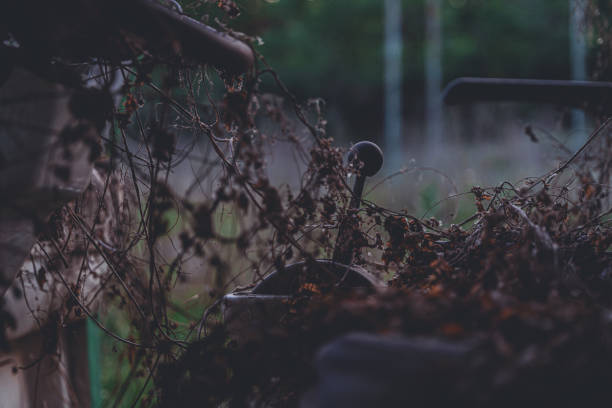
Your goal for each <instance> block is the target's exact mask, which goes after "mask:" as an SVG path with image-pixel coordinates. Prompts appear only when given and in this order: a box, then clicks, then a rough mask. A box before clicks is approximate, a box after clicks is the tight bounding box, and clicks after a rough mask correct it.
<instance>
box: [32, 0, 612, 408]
mask: <svg viewBox="0 0 612 408" xmlns="http://www.w3.org/2000/svg"><path fill="white" fill-rule="evenodd" d="M201 3H202V4H201V5H200V6H201V7H203V10H207V9H208V8H209V7H216V8H217V9H216V10H215V13H216V14H218V15H217V17H218V18H219V20H218V26H219V27H220V28H222V29H224V30H226V31H227V32H228V33H229V34H231V35H233V36H236V37H237V38H240V39H242V40H244V41H248V42H249V43H250V44H252V45H253V46H255V45H256V44H257V39H255V38H250V37H248V36H247V35H245V34H241V33H237V32H233V31H232V30H230V29H229V28H227V27H228V25H227V23H228V21H229V20H231V18H233V17H235V16H236V15H237V13H238V12H239V10H238V8H237V6H236V4H235V3H234V2H232V1H230V0H223V1H219V2H217V3H216V4H214V5H212V4H208V2H205V1H204V2H201ZM195 7H196V5H194V8H195ZM187 10H188V9H187ZM220 11H221V12H222V13H221V14H219V13H220ZM134 51H135V52H136V51H138V53H137V56H135V58H134V59H133V60H132V61H131V62H130V63H116V62H115V63H114V64H111V65H110V66H108V65H104V68H103V69H102V70H101V71H102V72H103V73H104V75H106V77H105V80H106V81H108V82H110V81H111V79H112V75H111V73H116V74H119V75H120V76H121V78H123V81H124V84H123V86H122V88H121V90H120V92H119V94H120V96H121V98H122V103H121V107H120V108H119V109H114V110H112V112H108V113H109V117H110V119H111V123H112V126H111V129H110V132H109V135H108V137H105V138H104V149H103V158H102V160H99V163H101V164H100V165H104V166H106V167H107V170H108V173H107V174H108V178H106V184H105V186H113V187H112V188H109V189H108V194H111V193H113V192H116V191H118V190H121V191H123V193H124V194H125V196H126V199H125V204H124V207H122V210H125V211H126V212H127V209H128V208H129V209H131V215H132V217H131V218H128V217H126V218H125V219H123V220H124V223H123V224H124V225H123V226H125V225H128V224H131V227H132V228H131V229H130V230H129V232H122V233H121V234H117V235H118V237H119V239H117V240H116V241H114V242H107V241H106V240H105V237H104V234H103V233H100V234H95V233H94V232H95V231H96V228H95V226H96V225H97V224H100V223H101V222H102V221H103V220H102V219H100V217H92V219H91V220H89V221H86V220H85V219H84V218H83V217H81V216H80V215H79V213H78V211H77V209H78V206H77V208H75V207H74V206H68V207H65V208H63V209H62V210H60V211H59V212H58V214H59V215H62V216H64V217H65V218H66V219H65V220H64V222H65V223H66V225H68V226H69V228H68V230H72V229H74V230H76V231H80V234H81V235H80V237H81V238H83V239H84V240H85V241H86V242H87V244H86V249H85V250H83V248H77V249H75V250H79V251H81V253H82V252H85V253H88V251H89V252H91V253H94V254H96V256H99V257H100V258H102V261H103V262H104V263H105V265H107V267H108V271H110V272H109V273H108V274H107V275H105V279H104V280H103V281H102V282H101V290H100V291H99V292H97V293H96V294H97V296H100V297H101V298H102V299H103V301H104V302H105V303H106V304H109V305H112V306H113V307H115V308H116V310H113V313H116V314H117V315H120V316H122V319H125V324H123V325H121V324H118V323H117V320H118V319H113V320H112V321H110V322H109V323H110V325H108V326H107V324H109V323H105V322H106V321H108V320H105V319H99V320H97V324H98V325H99V326H100V327H101V328H102V329H103V330H104V331H105V332H106V333H107V334H109V335H111V336H112V338H113V341H115V342H116V344H117V347H116V348H114V351H115V350H116V351H117V352H116V354H115V355H116V356H117V357H118V358H119V359H123V360H124V361H128V362H129V370H126V369H125V366H124V367H123V371H124V372H123V373H122V375H124V376H125V377H124V378H123V380H122V381H123V382H122V383H121V384H120V385H119V384H118V385H117V388H115V389H114V390H113V395H110V396H109V397H110V398H111V399H112V402H111V403H114V404H116V405H119V404H122V403H123V404H125V403H130V404H132V405H137V404H140V405H141V406H150V405H159V406H183V405H187V404H191V403H193V404H195V405H198V406H200V405H202V406H219V405H223V404H229V405H230V406H245V405H247V404H254V405H261V406H269V405H272V406H274V405H278V406H285V405H296V404H297V403H298V402H299V399H300V398H301V396H302V393H303V392H304V391H306V390H307V389H308V388H309V387H311V386H312V385H313V383H314V381H315V380H316V374H315V372H314V367H313V365H312V361H313V356H314V354H315V352H316V350H317V349H318V348H319V347H320V346H321V345H323V344H325V343H326V342H327V341H329V340H331V339H333V338H335V337H337V336H338V335H340V334H343V333H347V332H350V331H354V330H359V331H368V332H373V333H390V332H393V333H400V334H403V335H406V336H412V335H421V336H435V337H441V338H447V339H451V340H457V341H459V340H474V341H475V344H477V348H476V350H477V351H476V352H475V355H474V357H473V359H472V360H470V366H469V367H468V369H467V370H466V373H464V374H463V377H462V379H461V381H458V382H457V384H458V385H457V387H456V388H453V389H449V390H448V393H449V395H453V396H454V397H455V398H456V400H457V401H464V402H470V403H472V404H494V403H495V404H496V405H499V404H501V403H502V402H503V403H505V404H507V405H512V403H513V402H516V401H524V400H525V398H527V397H528V396H529V397H530V398H533V399H534V400H536V401H544V400H546V401H547V402H565V401H568V400H572V399H575V400H577V401H578V400H582V401H584V399H587V400H589V401H592V402H596V403H600V402H602V401H609V398H610V397H611V396H610V395H609V394H610V391H609V387H608V386H607V384H606V383H605V379H606V378H609V375H610V367H611V366H612V365H611V364H610V363H611V362H612V361H611V360H612V354H611V351H612V350H610V345H609V344H608V343H609V341H608V339H609V338H610V337H609V336H611V335H612V332H611V330H612V325H611V321H610V307H612V303H611V302H612V262H611V260H610V252H609V248H610V245H611V244H612V234H611V232H612V230H611V229H610V219H611V218H610V214H611V211H612V210H610V199H609V185H610V176H611V171H612V170H611V169H612V168H611V166H610V163H611V162H610V157H612V156H611V153H612V152H611V148H610V146H612V132H611V129H610V126H609V120H605V118H604V120H602V121H601V126H600V127H599V128H598V129H597V130H596V131H595V132H594V133H593V134H592V135H591V136H590V137H589V139H588V140H587V142H586V143H585V145H584V146H583V148H581V149H580V150H579V151H578V152H576V154H574V155H573V156H571V157H570V158H569V159H568V160H567V161H566V162H564V163H563V164H562V165H561V166H560V167H558V168H556V169H554V170H552V171H551V172H549V173H547V174H544V175H542V176H539V177H535V178H531V179H526V180H521V181H519V182H513V183H511V182H508V181H504V182H502V183H500V184H499V185H497V186H493V187H474V188H473V189H472V190H471V191H470V192H469V194H470V195H471V196H473V197H474V202H475V206H476V212H475V213H474V214H473V215H471V216H469V217H467V218H466V219H464V220H462V221H461V222H460V223H458V224H456V225H448V226H443V225H441V223H440V222H439V221H438V220H436V219H434V218H424V217H418V216H415V215H414V214H409V213H407V212H401V211H391V210H389V209H386V208H383V207H380V206H378V205H376V203H375V202H370V201H367V200H363V202H362V208H361V209H360V210H358V211H354V210H353V209H350V208H348V204H349V201H350V199H351V198H352V192H351V188H350V185H349V183H348V182H347V177H348V175H349V173H352V174H353V176H354V174H355V173H356V172H359V169H355V168H353V167H350V166H348V165H346V164H345V160H344V153H345V152H344V150H343V149H341V148H339V147H336V146H335V145H334V144H333V139H332V138H331V137H330V136H329V135H328V134H327V133H326V119H325V105H324V103H323V102H322V101H321V100H316V99H315V100H309V101H307V102H305V103H301V102H299V101H298V100H297V99H296V98H295V97H294V96H293V95H292V94H291V93H290V91H289V90H288V89H287V88H286V87H285V85H284V84H283V82H282V81H281V79H280V78H279V76H278V74H277V73H276V72H275V71H274V70H272V69H271V68H270V67H269V66H267V64H266V62H265V60H264V58H263V57H262V56H259V55H258V59H257V62H256V65H255V67H254V68H253V70H252V71H251V72H249V73H247V74H245V75H242V76H240V77H232V76H229V75H227V73H224V72H223V71H217V70H215V69H213V68H211V67H202V68H194V67H187V66H186V65H185V64H183V62H182V61H181V60H180V59H179V60H170V61H168V60H159V59H157V58H156V56H155V55H149V53H147V52H146V50H134ZM264 79H269V80H270V81H271V82H272V83H273V84H274V87H275V94H270V93H264V92H262V88H261V87H262V81H264ZM104 90H105V91H109V89H108V88H105V89H104ZM108 96H112V95H108ZM94 119H95V118H94ZM105 119H106V118H105ZM270 146H282V148H283V149H285V151H288V152H290V153H291V154H293V155H294V157H295V162H296V163H297V166H298V168H300V167H299V166H302V167H301V168H302V169H303V172H302V174H301V178H300V183H299V185H296V186H293V187H291V186H287V185H282V186H277V185H274V184H273V183H272V182H271V180H270V178H271V177H270V174H269V170H268V167H267V164H266V157H268V151H269V149H270ZM186 163H189V164H191V165H193V164H194V163H196V164H197V166H198V167H197V168H192V170H193V174H194V178H193V181H192V182H191V183H190V184H188V185H186V186H181V185H178V183H177V184H175V183H176V180H177V177H176V176H173V172H176V171H178V170H177V169H180V168H181V166H185V164H186ZM111 174H112V176H111ZM119 185H121V187H119ZM101 191H102V193H101V194H102V198H101V199H100V200H99V209H108V207H111V206H113V205H115V207H117V206H118V204H117V203H115V204H113V203H111V202H105V198H104V197H105V195H106V194H107V189H106V188H105V187H103V188H102V189H101ZM425 199H427V200H429V202H430V204H435V203H434V202H433V200H432V199H429V198H427V197H425V198H424V200H425ZM115 209H118V207H117V208H115ZM120 212H121V211H120ZM121 213H122V214H123V215H125V214H124V213H123V212H121ZM230 224H231V225H232V226H231V227H230ZM347 224H348V225H351V226H352V230H351V231H350V234H349V235H350V236H351V240H352V242H353V244H354V255H355V256H354V262H355V263H356V264H358V265H361V266H363V267H364V268H365V269H366V270H368V271H369V272H370V273H372V274H374V275H377V276H378V277H379V278H380V280H381V281H385V285H384V286H385V287H384V288H369V289H362V290H354V291H349V290H345V289H339V288H337V287H336V283H337V282H335V281H332V282H329V281H326V280H322V279H320V280H317V279H315V278H312V277H310V276H308V274H306V275H305V276H306V278H305V280H304V281H303V282H302V284H301V285H300V286H299V288H298V290H297V291H296V293H294V294H293V296H292V299H291V300H290V302H291V304H290V306H291V307H290V309H289V310H290V311H289V313H287V314H286V315H284V316H283V318H282V319H280V320H274V321H271V322H269V326H268V325H264V326H263V327H262V330H263V331H264V333H265V336H264V338H263V339H259V340H257V339H253V340H252V341H237V340H236V339H235V338H232V336H231V335H230V334H229V333H228V332H227V328H226V327H225V326H224V321H223V319H222V311H221V310H220V305H221V302H220V300H221V299H222V297H223V295H224V294H226V293H227V292H228V291H230V290H232V289H234V288H235V287H236V286H238V285H242V284H245V283H247V284H248V285H249V287H252V286H253V285H254V284H255V283H257V282H259V281H261V279H262V278H263V277H264V276H266V275H268V274H269V273H270V272H271V271H273V270H282V269H284V267H285V265H288V264H291V263H294V262H296V261H306V265H307V266H308V265H313V261H314V260H316V259H321V258H330V257H331V255H332V253H333V250H334V247H335V245H336V235H337V232H338V229H339V226H340V225H347ZM115 227H116V228H115V229H117V228H119V227H118V226H115ZM42 232H43V233H45V234H46V235H43V238H42V241H44V242H46V243H47V244H46V245H48V246H50V247H52V250H50V253H49V254H48V256H49V257H50V258H53V259H49V265H50V266H49V270H50V272H53V265H56V264H57V263H58V262H59V261H58V259H59V260H61V258H62V257H66V256H67V255H68V254H64V253H63V251H62V250H61V249H62V248H63V249H65V248H69V247H68V246H67V243H68V242H69V241H71V240H74V236H72V235H70V234H63V233H60V234H56V235H50V234H51V233H50V232H49V231H42ZM115 232H117V231H115ZM41 247H42V245H41ZM189 265H191V266H189ZM193 265H197V267H196V268H194V266H193ZM307 269H308V268H307ZM196 270H197V272H198V273H201V274H204V275H206V277H207V281H206V289H204V288H202V290H200V291H199V292H197V293H196V294H195V295H194V296H197V297H198V299H199V300H198V302H200V303H199V305H200V308H201V309H203V310H201V312H202V313H201V315H198V316H194V311H193V310H189V308H188V307H185V306H184V302H183V303H180V304H179V303H177V302H176V300H175V298H174V295H175V293H176V292H177V291H180V290H182V288H184V286H183V285H182V282H183V281H184V280H186V279H187V278H188V277H187V276H186V274H187V273H189V274H194V273H195V271H196ZM56 275H57V274H56ZM60 276H61V275H60ZM389 277H390V279H388V278H389ZM203 286H204V285H203ZM76 289H78V287H70V288H69V291H70V295H71V297H70V298H69V300H68V301H67V302H66V304H65V307H64V308H62V310H61V313H63V314H64V315H66V316H67V315H69V314H71V313H77V314H82V313H85V314H87V315H89V316H91V317H95V316H96V313H95V312H94V310H93V309H91V310H90V308H89V307H88V306H87V305H88V304H89V303H90V302H91V301H92V300H91V299H87V302H85V301H84V299H82V298H81V294H80V292H79V291H78V290H76ZM203 306H205V307H203ZM102 311H104V310H102ZM198 311H200V310H198ZM60 320H61V319H60ZM119 331H122V332H119ZM136 380H138V381H136ZM131 383H137V384H138V385H139V387H138V389H137V390H136V392H134V394H133V395H130V398H132V399H131V400H130V401H128V402H125V401H123V399H124V397H125V394H126V390H127V388H128V386H129V385H130V384H131ZM125 399H126V400H127V399H128V398H125Z"/></svg>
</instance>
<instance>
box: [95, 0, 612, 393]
mask: <svg viewBox="0 0 612 408" xmlns="http://www.w3.org/2000/svg"><path fill="white" fill-rule="evenodd" d="M180 3H181V5H182V6H183V9H184V10H185V11H186V12H187V13H189V14H190V15H193V16H199V15H202V14H204V13H209V14H210V13H211V8H212V9H215V8H217V9H218V8H222V7H223V6H224V5H226V4H227V3H233V2H231V1H228V0H222V1H218V2H217V1H210V0H208V1H206V0H185V1H181V2H180ZM237 4H238V7H239V8H240V14H239V15H238V16H236V17H235V18H233V19H232V20H231V21H230V27H232V28H233V29H234V30H237V31H240V32H244V33H246V34H248V35H250V36H256V37H259V45H257V46H256V50H257V51H258V52H260V53H261V54H263V56H264V57H265V61H266V62H267V63H268V64H269V65H270V66H271V67H272V68H273V69H274V70H275V71H276V72H277V73H278V75H279V76H280V78H281V79H282V80H283V82H284V83H285V85H286V86H287V88H288V89H289V90H290V91H291V92H292V93H293V94H294V95H295V96H296V98H297V100H298V101H299V102H300V103H302V104H304V105H307V104H308V101H311V100H313V99H315V98H316V99H317V100H318V101H319V102H318V103H319V104H320V106H321V107H322V108H323V112H324V115H325V117H326V120H327V135H328V136H330V137H332V138H333V139H334V143H335V144H336V145H338V146H342V147H348V146H350V145H351V144H352V143H355V142H357V141H360V140H370V141H374V142H376V143H378V144H379V145H380V146H381V147H383V149H384V151H385V165H384V167H383V170H382V171H381V172H380V173H379V174H378V175H377V176H376V177H375V178H374V179H373V180H370V181H369V184H368V185H366V188H365V192H366V198H367V199H369V200H372V201H375V202H376V203H377V204H380V205H382V206H385V207H387V208H390V209H394V210H406V211H407V212H408V213H410V214H412V215H414V216H417V217H430V216H435V217H437V218H438V219H439V220H440V221H441V222H443V223H445V224H450V223H457V224H458V223H461V222H462V221H464V220H465V219H466V218H468V217H469V216H470V215H472V214H473V212H474V210H475V206H474V199H473V196H472V195H470V194H465V192H467V191H469V190H470V189H471V188H472V186H475V185H480V186H495V185H499V184H500V183H502V182H503V181H505V180H508V181H510V182H513V183H515V182H518V181H520V180H522V179H525V178H527V177H537V176H540V175H542V174H543V173H545V172H546V171H548V170H550V169H553V168H555V167H556V166H558V164H559V163H560V162H561V161H563V160H565V159H567V158H568V157H569V156H570V155H571V154H572V153H573V152H575V151H576V150H577V149H578V148H579V147H580V146H581V144H582V143H583V142H584V141H585V140H586V138H587V137H588V135H589V134H590V132H592V130H593V129H594V127H595V125H596V123H597V119H596V118H593V117H591V116H590V115H589V114H588V113H586V112H582V111H576V110H571V109H569V108H567V107H565V106H560V105H559V106H558V105H544V104H529V103H506V102H503V103H473V104H469V105H463V106H455V107H448V106H444V104H443V103H442V92H443V89H444V88H445V86H446V85H447V84H448V83H449V82H451V81H452V80H453V79H455V78H458V77H463V76H471V77H489V78H495V77H497V78H538V79H578V80H583V79H594V80H610V78H611V75H610V68H609V66H608V65H607V61H609V60H610V59H609V58H608V57H607V55H608V54H610V45H611V44H612V42H611V41H610V37H609V35H608V34H607V33H609V32H611V30H610V25H609V21H610V16H612V10H611V8H612V4H610V2H609V0H591V1H582V0H547V1H534V0H512V1H507V0H333V1H330V0H240V1H237ZM595 6H596V7H595ZM595 9H597V10H598V12H597V13H594V12H593V10H595ZM214 11H215V10H213V13H212V14H211V16H210V17H209V18H208V20H206V22H207V23H208V24H211V25H213V26H214V24H215V21H214V18H215V15H214ZM217 11H218V12H219V14H220V15H221V14H222V13H221V12H220V11H219V10H217ZM595 20H596V21H595ZM260 68H263V67H260ZM262 78H263V79H264V82H263V83H262V84H261V86H262V91H263V92H266V91H269V92H270V93H274V94H277V95H278V93H279V89H278V87H277V86H276V85H275V84H274V83H273V80H272V78H271V77H270V76H265V77H262ZM219 89H222V87H219ZM270 98H273V97H270ZM271 100H272V99H271ZM205 103H207V102H206V101H205V98H204V95H202V104H205ZM279 103H282V102H279ZM283 106H284V108H285V110H286V111H287V112H288V113H290V112H291V106H289V104H288V103H287V101H285V102H284V105H283ZM141 114H142V115H143V118H144V119H143V120H145V121H146V115H147V114H150V115H153V114H154V112H153V110H150V112H149V113H147V110H146V109H142V110H141ZM296 126H297V125H296ZM259 128H260V129H265V124H263V125H261V126H259ZM526 129H531V131H530V132H526ZM305 139H306V140H309V139H308V138H306V137H305ZM192 143H194V142H193V139H192V138H190V137H189V136H188V135H181V136H180V137H179V147H180V146H181V145H183V147H185V146H190V145H191V144H192ZM191 147H192V148H193V149H194V152H196V153H197V154H199V155H200V156H199V157H195V158H194V159H193V160H192V159H191V158H189V157H187V158H186V159H185V160H182V161H181V162H180V163H178V164H177V168H176V169H175V170H174V172H173V173H172V174H171V175H170V176H169V177H170V182H169V184H170V185H171V186H172V187H173V188H174V189H175V190H176V191H177V193H178V194H179V195H184V194H185V191H186V190H188V186H190V185H192V184H193V182H194V179H197V180H199V185H198V189H196V190H195V192H194V193H193V195H195V196H197V195H198V194H201V195H203V196H206V195H208V194H212V192H214V191H215V189H216V188H217V187H218V186H215V180H216V179H217V178H218V174H216V173H214V172H210V171H209V170H207V167H201V161H202V159H201V158H202V157H208V154H209V150H210V146H209V145H208V144H207V143H199V144H197V145H191ZM290 149H291V147H290V146H284V145H283V144H282V143H279V144H275V145H272V146H271V147H270V151H269V157H268V158H267V171H268V173H269V175H270V179H271V180H272V182H273V183H274V184H275V185H277V186H280V185H282V184H286V185H287V186H289V188H291V187H295V186H297V185H299V183H300V177H301V174H302V172H303V171H304V165H303V163H300V162H299V161H298V160H296V159H295V157H294V156H292V155H291V154H288V152H289V151H290ZM173 217H174V218H173V219H172V220H171V222H170V224H171V225H173V226H175V227H176V228H175V229H173V230H172V231H168V235H169V237H171V238H176V236H177V235H178V233H179V232H180V231H181V228H182V221H181V219H180V216H179V214H176V215H174V216H173ZM215 223H217V225H218V228H220V229H221V231H222V232H223V233H224V234H225V235H228V236H233V235H235V231H236V228H238V227H237V223H236V218H235V216H234V215H233V214H231V212H221V213H220V214H219V219H216V220H215ZM168 242H170V240H169V241H168ZM162 249H164V248H162ZM164 250H167V254H168V259H172V256H173V255H175V254H176V248H175V247H174V245H173V244H172V245H171V244H170V243H169V244H168V245H167V248H165V249H164ZM238 258H239V257H237V256H236V257H234V258H232V256H231V254H229V255H228V259H238ZM203 262H204V261H203V260H201V259H195V258H194V259H187V260H185V262H184V266H183V267H184V272H183V273H184V275H185V276H187V282H186V284H185V282H183V284H181V285H179V286H180V287H179V288H178V290H175V291H174V292H173V296H175V299H174V301H173V303H172V302H171V304H170V305H169V307H170V308H171V309H172V310H173V316H172V318H173V320H174V321H176V322H177V323H178V324H179V325H183V326H185V330H187V329H189V328H191V326H190V324H191V323H192V322H194V321H196V322H197V321H198V320H199V317H200V316H201V313H202V310H203V309H204V308H205V307H206V306H207V305H208V304H209V303H210V301H211V298H212V295H211V297H208V295H207V294H206V293H208V292H207V291H208V290H209V289H211V288H215V287H217V286H219V283H218V282H216V283H215V282H214V278H213V275H211V274H210V273H208V271H209V270H210V267H208V266H207V265H206V264H205V263H203ZM240 268H241V265H239V261H234V263H233V264H232V265H231V269H232V270H240ZM236 283H238V281H237V282H236ZM242 283H244V282H242ZM203 288H204V289H203ZM106 322H107V325H108V327H109V329H111V330H114V331H116V332H118V333H121V334H124V335H125V336H129V335H130V334H131V333H130V332H129V331H126V330H127V329H126V327H128V326H129V324H128V322H126V321H124V318H123V317H121V315H120V313H118V312H114V311H113V310H108V311H107V318H106ZM102 350H103V354H105V355H112V353H114V352H116V351H117V346H116V345H115V344H114V343H113V342H112V341H109V340H108V339H106V338H104V339H103V344H102ZM128 356H129V354H128ZM133 358H136V359H138V358H142V356H140V357H139V356H136V357H134V356H131V357H129V358H128V357H126V359H133ZM101 365H102V378H101V383H102V384H103V389H102V392H101V396H102V400H103V401H112V400H115V397H116V396H117V395H120V396H123V394H124V393H125V394H126V395H127V396H126V397H125V400H126V401H127V400H133V395H131V394H134V393H137V392H138V391H139V389H140V388H139V385H138V383H137V382H134V384H132V385H130V384H128V382H126V381H123V380H122V379H125V378H128V379H129V378H132V375H131V370H132V368H130V367H131V366H134V364H133V361H131V360H130V364H127V361H123V362H122V363H121V364H119V365H117V364H116V362H115V361H114V359H103V360H102V362H101ZM120 399H121V398H118V400H120ZM102 405H105V404H102Z"/></svg>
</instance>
